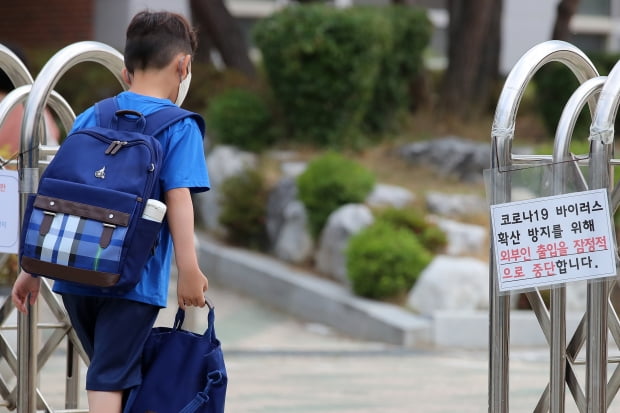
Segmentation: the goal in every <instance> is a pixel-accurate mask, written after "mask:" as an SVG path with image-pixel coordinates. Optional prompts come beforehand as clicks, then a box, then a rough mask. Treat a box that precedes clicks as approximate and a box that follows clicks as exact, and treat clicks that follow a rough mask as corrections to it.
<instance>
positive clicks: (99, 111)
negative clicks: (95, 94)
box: [95, 97, 119, 128]
mask: <svg viewBox="0 0 620 413" xmlns="http://www.w3.org/2000/svg"><path fill="white" fill-rule="evenodd" d="M117 110H119V107H118V102H117V101H116V97H111V98H107V99H103V100H100V101H99V102H97V103H95V119H96V120H97V125H98V126H101V127H102V128H109V127H110V125H111V124H112V119H113V118H114V114H115V113H116V111H117Z"/></svg>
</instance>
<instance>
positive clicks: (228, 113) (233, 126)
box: [207, 89, 274, 152]
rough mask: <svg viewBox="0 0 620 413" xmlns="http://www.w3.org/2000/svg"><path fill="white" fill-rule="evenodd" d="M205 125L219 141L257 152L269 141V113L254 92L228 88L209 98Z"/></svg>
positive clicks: (270, 131)
mask: <svg viewBox="0 0 620 413" xmlns="http://www.w3.org/2000/svg"><path fill="white" fill-rule="evenodd" d="M207 125H209V131H210V132H211V133H212V135H213V138H214V139H215V141H217V142H218V143H222V144H228V145H233V146H237V147H239V148H241V149H244V150H248V151H254V152H259V151H261V150H263V149H265V148H267V147H269V145H271V144H272V143H273V141H274V134H273V133H272V127H271V113H270V111H269V108H268V107H267V105H266V104H265V102H264V101H263V99H262V98H261V97H260V96H259V95H258V94H256V93H254V92H251V91H249V90H243V89H231V90H228V91H226V92H224V93H222V94H221V95H219V96H216V97H215V98H214V99H212V100H211V102H210V105H209V108H208V110H207Z"/></svg>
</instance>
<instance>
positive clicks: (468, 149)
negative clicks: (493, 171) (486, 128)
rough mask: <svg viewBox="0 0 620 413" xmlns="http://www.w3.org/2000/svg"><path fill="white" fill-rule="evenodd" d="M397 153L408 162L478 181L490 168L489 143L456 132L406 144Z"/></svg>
mask: <svg viewBox="0 0 620 413" xmlns="http://www.w3.org/2000/svg"><path fill="white" fill-rule="evenodd" d="M398 153H399V154H400V155H401V156H402V157H403V158H404V159H405V160H407V161H408V162H410V163H412V164H416V165H428V166H431V167H433V168H434V169H435V170H437V172H438V173H439V174H440V175H442V176H455V177H457V178H458V179H459V180H461V181H466V182H477V181H480V180H481V179H482V171H483V170H484V169H487V168H489V165H490V159H491V145H490V143H479V142H474V141H470V140H467V139H462V138H459V137H456V136H447V137H444V138H438V139H433V140H430V141H425V142H415V143H411V144H407V145H405V146H403V147H401V148H400V149H399V150H398Z"/></svg>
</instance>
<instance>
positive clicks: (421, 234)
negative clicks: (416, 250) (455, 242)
mask: <svg viewBox="0 0 620 413" xmlns="http://www.w3.org/2000/svg"><path fill="white" fill-rule="evenodd" d="M377 220H378V221H382V222H386V223H388V224H390V225H393V226H395V227H397V228H403V229H407V230H409V231H411V232H412V233H413V234H414V235H415V236H416V237H417V238H418V239H419V240H420V242H421V243H422V245H423V246H424V247H425V248H426V249H427V250H429V251H431V252H433V253H438V252H440V251H441V250H442V249H443V248H444V247H445V246H446V244H447V243H448V239H447V237H446V234H445V233H444V232H443V231H442V230H441V229H440V228H439V227H438V226H437V225H435V224H433V223H431V222H428V220H427V219H426V217H425V216H424V214H423V213H422V211H419V210H415V209H398V208H388V209H385V210H383V211H381V212H380V213H379V214H378V216H377Z"/></svg>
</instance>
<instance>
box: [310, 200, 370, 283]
mask: <svg viewBox="0 0 620 413" xmlns="http://www.w3.org/2000/svg"><path fill="white" fill-rule="evenodd" d="M373 221H374V217H373V215H372V212H371V211H370V208H368V207H367V206H366V205H362V204H348V205H344V206H342V207H340V208H338V209H337V210H336V211H334V212H333V213H332V214H331V215H330V216H329V219H328V220H327V225H326V226H325V228H324V229H323V231H322V233H321V238H320V241H319V248H318V251H317V253H316V255H315V260H316V261H315V264H316V267H317V269H318V270H319V271H320V272H322V273H324V274H326V275H329V276H331V277H333V278H334V279H336V280H337V281H339V282H341V283H342V284H345V285H348V284H349V279H348V278H347V263H346V256H345V250H346V248H347V244H348V242H349V238H351V236H353V235H354V234H356V233H358V232H359V231H360V230H362V229H363V228H365V227H367V226H368V225H370V224H372V223H373Z"/></svg>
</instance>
